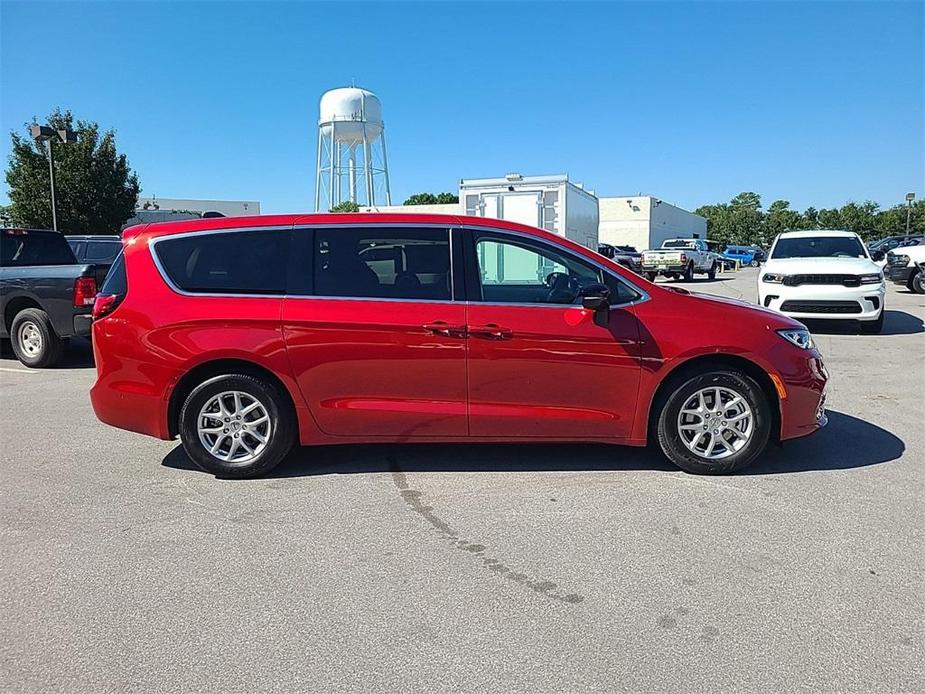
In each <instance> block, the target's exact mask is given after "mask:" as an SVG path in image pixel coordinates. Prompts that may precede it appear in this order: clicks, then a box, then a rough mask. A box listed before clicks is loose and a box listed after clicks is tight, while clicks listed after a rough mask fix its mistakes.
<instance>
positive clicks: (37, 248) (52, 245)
mask: <svg viewBox="0 0 925 694" xmlns="http://www.w3.org/2000/svg"><path fill="white" fill-rule="evenodd" d="M76 264H77V258H76V257H75V256H74V251H72V250H71V247H70V245H68V242H67V239H65V238H64V237H63V236H62V235H61V234H59V233H57V232H53V231H29V230H21V229H4V230H3V232H2V233H0V265H2V266H4V267H24V266H29V265H76Z"/></svg>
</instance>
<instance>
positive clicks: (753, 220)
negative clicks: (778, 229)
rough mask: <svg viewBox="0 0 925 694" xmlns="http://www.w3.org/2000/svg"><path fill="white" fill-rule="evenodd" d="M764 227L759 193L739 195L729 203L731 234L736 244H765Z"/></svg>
mask: <svg viewBox="0 0 925 694" xmlns="http://www.w3.org/2000/svg"><path fill="white" fill-rule="evenodd" d="M763 226H764V214H762V212H761V196H760V195H758V193H751V192H747V193H739V194H738V195H736V196H735V197H734V198H733V199H732V200H730V201H729V233H730V236H731V238H732V240H733V242H734V243H737V244H750V243H765V238H764V230H763Z"/></svg>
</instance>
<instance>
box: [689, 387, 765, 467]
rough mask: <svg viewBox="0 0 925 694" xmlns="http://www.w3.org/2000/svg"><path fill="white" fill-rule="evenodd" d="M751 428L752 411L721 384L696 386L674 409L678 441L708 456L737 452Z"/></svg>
mask: <svg viewBox="0 0 925 694" xmlns="http://www.w3.org/2000/svg"><path fill="white" fill-rule="evenodd" d="M754 428H755V422H754V414H753V413H752V408H751V407H750V406H749V404H748V402H747V401H746V400H745V398H744V397H742V396H741V395H740V394H739V393H737V392H736V391H734V390H731V389H730V388H724V387H722V386H712V387H709V388H702V389H701V390H698V391H697V392H696V393H694V394H693V395H691V396H690V397H689V398H688V399H687V400H686V401H685V403H684V405H683V406H682V407H681V411H680V412H679V413H678V435H679V436H680V437H681V441H682V443H684V445H685V446H686V447H687V449H688V450H690V451H691V452H692V453H694V454H695V455H697V456H700V457H701V458H706V459H708V460H722V459H723V458H728V457H729V456H731V455H734V454H736V453H738V452H739V451H740V450H742V449H743V448H744V447H745V446H746V445H747V444H748V441H749V439H751V436H752V432H753V431H754Z"/></svg>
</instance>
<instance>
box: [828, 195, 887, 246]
mask: <svg viewBox="0 0 925 694" xmlns="http://www.w3.org/2000/svg"><path fill="white" fill-rule="evenodd" d="M879 209H880V206H879V205H878V204H877V203H875V202H871V201H870V200H867V201H865V202H863V203H861V204H860V205H859V204H858V203H855V202H849V203H847V204H845V205H842V208H841V209H840V210H839V211H838V214H839V216H840V217H841V223H842V225H841V226H840V227H838V228H840V229H844V230H845V231H853V232H854V233H856V234H859V235H860V236H861V238H863V239H865V240H872V239H873V238H874V237H875V235H876V232H875V228H876V217H877V212H878V211H879Z"/></svg>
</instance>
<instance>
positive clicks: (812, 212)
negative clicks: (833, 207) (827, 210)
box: [800, 207, 819, 229]
mask: <svg viewBox="0 0 925 694" xmlns="http://www.w3.org/2000/svg"><path fill="white" fill-rule="evenodd" d="M818 228H819V210H817V209H816V208H815V207H807V208H806V209H805V210H803V214H801V215H800V229H818Z"/></svg>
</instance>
